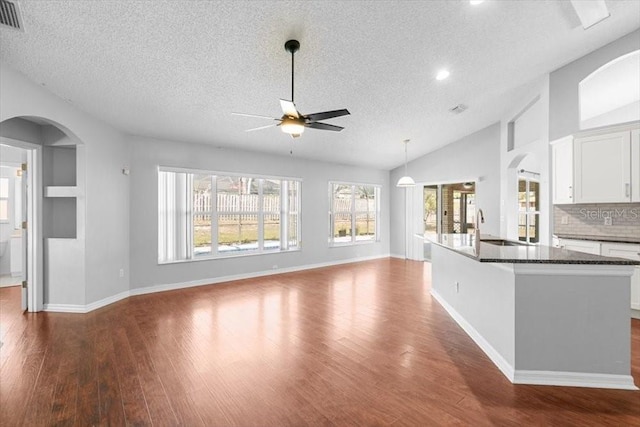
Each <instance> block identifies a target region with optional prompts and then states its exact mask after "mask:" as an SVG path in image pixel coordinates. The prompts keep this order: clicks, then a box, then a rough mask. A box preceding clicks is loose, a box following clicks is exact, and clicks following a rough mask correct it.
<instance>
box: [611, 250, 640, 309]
mask: <svg viewBox="0 0 640 427" xmlns="http://www.w3.org/2000/svg"><path fill="white" fill-rule="evenodd" d="M602 255H604V256H612V257H616V258H625V259H633V260H636V261H640V245H626V244H621V243H603V244H602ZM631 308H633V309H634V310H640V266H637V267H636V269H635V272H634V273H633V276H631Z"/></svg>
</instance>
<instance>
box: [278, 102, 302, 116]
mask: <svg viewBox="0 0 640 427" xmlns="http://www.w3.org/2000/svg"><path fill="white" fill-rule="evenodd" d="M280 107H282V113H283V114H284V115H285V116H289V117H295V118H296V119H297V118H299V117H300V114H299V113H298V110H297V109H296V105H295V104H294V103H293V102H291V101H287V100H286V99H281V100H280Z"/></svg>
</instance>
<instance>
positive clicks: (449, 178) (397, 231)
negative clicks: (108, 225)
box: [390, 123, 500, 257]
mask: <svg viewBox="0 0 640 427" xmlns="http://www.w3.org/2000/svg"><path fill="white" fill-rule="evenodd" d="M418 143H419V142H415V143H412V144H418ZM499 148H500V124H499V123H495V124H493V125H491V126H488V127H486V128H484V129H482V130H479V131H478V132H475V133H473V134H471V135H468V136H466V137H464V138H462V139H460V140H458V141H456V142H454V143H452V144H449V145H446V146H445V147H443V148H440V149H439V150H436V151H433V152H431V153H428V154H426V155H424V156H422V157H420V158H418V159H415V160H413V161H411V162H409V165H408V173H409V175H410V176H411V177H412V178H413V179H414V180H415V181H416V183H418V184H422V183H424V184H433V183H439V182H466V181H476V207H478V208H481V209H482V211H483V212H484V217H485V221H486V222H485V224H483V226H482V227H481V231H482V234H492V235H499V233H500V151H499ZM409 150H411V146H409ZM402 175H404V165H403V166H400V167H398V168H396V169H394V170H392V171H391V178H390V181H391V254H393V255H396V256H401V257H404V253H405V201H404V200H405V199H404V197H405V193H404V192H405V191H407V196H408V197H409V199H411V200H413V201H414V203H412V207H416V209H412V210H413V211H416V213H417V215H412V217H413V221H411V222H410V227H409V228H408V231H407V234H408V237H409V239H410V240H409V241H410V245H409V246H410V247H413V246H414V243H415V241H414V240H415V239H414V238H413V235H414V233H420V234H421V233H422V231H423V230H422V228H421V224H422V215H420V214H419V212H420V209H421V206H420V207H419V208H418V207H417V206H415V205H416V203H415V202H416V201H417V200H421V192H422V186H421V185H417V186H416V187H413V188H409V189H403V188H398V187H396V186H395V183H396V182H397V181H398V179H399V178H400V176H402ZM418 203H419V202H418Z"/></svg>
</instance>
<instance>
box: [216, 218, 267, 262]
mask: <svg viewBox="0 0 640 427" xmlns="http://www.w3.org/2000/svg"><path fill="white" fill-rule="evenodd" d="M255 249H258V215H220V216H219V217H218V251H219V252H220V253H225V252H229V251H247V250H255Z"/></svg>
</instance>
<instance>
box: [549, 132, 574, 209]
mask: <svg viewBox="0 0 640 427" xmlns="http://www.w3.org/2000/svg"><path fill="white" fill-rule="evenodd" d="M551 160H552V165H551V168H552V176H553V191H552V193H553V203H554V204H557V205H562V204H568V203H573V137H571V136H570V137H567V138H562V139H560V140H558V141H556V142H554V143H553V145H552V146H551Z"/></svg>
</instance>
